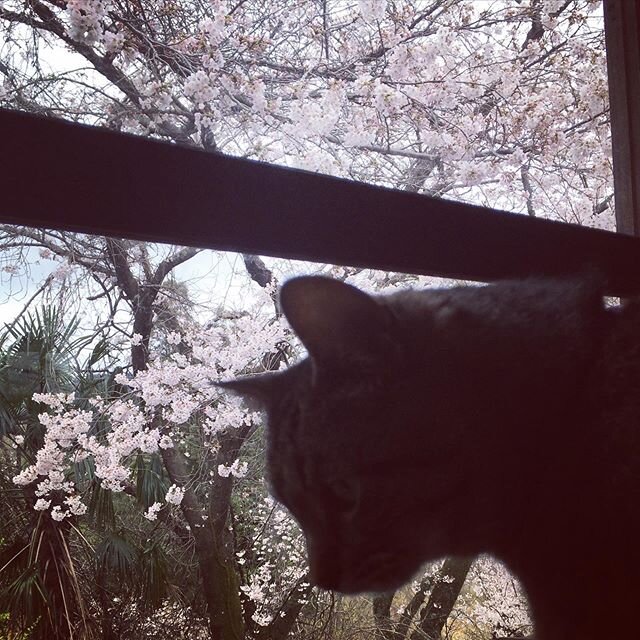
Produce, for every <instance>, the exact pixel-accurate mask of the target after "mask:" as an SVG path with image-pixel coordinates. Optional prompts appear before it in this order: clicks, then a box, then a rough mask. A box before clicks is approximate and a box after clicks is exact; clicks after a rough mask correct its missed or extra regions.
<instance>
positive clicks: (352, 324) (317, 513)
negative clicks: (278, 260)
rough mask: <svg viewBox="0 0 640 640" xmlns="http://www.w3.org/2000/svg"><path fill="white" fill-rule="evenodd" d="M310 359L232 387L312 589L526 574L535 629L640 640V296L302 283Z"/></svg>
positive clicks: (591, 284)
mask: <svg viewBox="0 0 640 640" xmlns="http://www.w3.org/2000/svg"><path fill="white" fill-rule="evenodd" d="M280 300H281V304H282V310H283V312H284V314H285V315H286V317H287V319H288V320H289V322H290V324H291V326H292V327H293V328H294V330H295V331H296V332H297V333H298V335H299V336H300V339H301V340H302V342H303V343H304V345H305V346H306V348H307V350H308V352H309V357H308V358H307V359H305V360H303V361H302V362H300V363H299V364H297V365H295V366H293V367H291V368H290V369H288V370H286V371H283V372H280V373H270V374H264V375H261V376H256V377H251V378H245V379H239V380H235V381H232V382H229V383H226V386H228V387H229V388H231V389H234V390H236V391H238V392H240V393H243V394H246V395H249V396H253V397H255V398H258V399H259V400H260V401H261V402H262V403H264V406H265V407H266V410H267V413H268V424H269V426H268V451H267V456H268V471H269V476H270V481H271V485H272V490H273V492H274V494H275V496H276V497H277V498H278V499H279V500H280V501H281V502H282V503H284V505H286V506H287V507H288V509H289V510H290V511H291V513H292V514H293V515H294V516H295V517H296V519H297V520H298V522H299V523H300V525H301V526H302V529H303V530H304V532H305V535H306V540H307V550H308V555H309V564H310V566H311V572H312V576H313V579H314V581H315V583H317V584H318V585H319V586H321V587H324V588H325V589H335V590H338V591H342V592H345V593H356V592H362V591H384V590H389V589H392V588H394V587H398V586H399V585H401V584H403V583H404V582H406V581H407V580H409V579H410V578H411V577H412V576H413V575H414V574H415V573H416V571H417V570H418V569H419V567H420V565H421V564H422V563H423V562H425V561H427V560H432V559H436V558H438V557H440V556H443V555H449V554H460V555H471V554H477V553H481V552H488V553H491V554H493V555H495V556H496V557H498V558H501V559H502V560H504V561H505V562H506V563H507V565H508V566H509V567H510V568H511V569H512V570H513V571H514V573H515V574H516V575H518V576H519V577H520V579H521V580H522V582H523V584H524V586H525V589H526V591H527V593H528V596H529V600H530V603H531V606H532V613H533V616H534V620H535V625H536V637H537V638H538V639H539V640H565V639H572V640H584V639H588V638H598V639H604V638H622V637H625V638H631V637H637V636H635V634H636V633H638V634H639V635H640V631H638V630H637V627H638V623H636V622H635V618H636V617H637V615H638V614H637V611H638V607H640V572H639V570H640V546H639V545H640V539H639V536H638V533H639V530H640V526H639V524H640V523H639V520H640V516H639V511H638V509H639V508H640V504H639V501H638V493H639V489H640V482H639V478H638V470H639V468H640V459H639V456H640V424H639V420H638V418H639V417H640V395H639V394H638V393H637V388H636V384H637V381H638V380H639V379H640V376H639V374H640V302H635V301H634V302H631V303H629V304H628V305H627V306H625V307H623V308H622V309H612V308H606V307H605V305H604V302H603V297H602V291H601V287H600V285H599V283H598V282H597V278H595V277H593V278H592V277H585V278H576V279H574V280H565V281H563V280H557V281H556V280H540V281H535V280H531V281H522V282H508V283H500V284H495V285H491V286H486V287H469V288H466V287H462V288H456V289H447V290H431V291H405V292H400V293H394V294H392V295H388V296H375V297H373V296H369V295H367V294H365V293H363V292H361V291H359V290H358V289H356V288H354V287H351V286H349V285H345V284H343V283H340V282H338V281H335V280H331V279H327V278H321V277H304V278H297V279H294V280H290V281H289V282H287V283H286V284H285V285H284V286H283V288H282V292H281V298H280Z"/></svg>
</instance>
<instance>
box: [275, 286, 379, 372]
mask: <svg viewBox="0 0 640 640" xmlns="http://www.w3.org/2000/svg"><path fill="white" fill-rule="evenodd" d="M280 306H281V308H282V311H283V313H284V315H285V317H286V318H287V320H288V321H289V324H290V325H291V327H292V328H293V329H294V331H295V332H296V333H297V334H298V336H299V337H300V340H301V341H302V344H304V346H305V347H306V348H307V351H308V352H309V355H310V356H311V358H312V359H314V360H316V361H317V362H326V361H336V360H340V359H344V358H345V357H347V358H348V357H349V356H355V357H361V356H366V355H368V354H372V353H375V352H376V351H377V347H378V345H379V344H380V337H381V335H382V333H383V330H384V326H385V323H384V319H385V318H386V313H387V312H386V310H385V309H384V308H383V307H382V305H380V304H379V303H378V302H377V301H376V300H375V298H373V297H371V296H369V295H368V294H366V293H364V292H363V291H360V289H356V288H355V287H352V286H351V285H348V284H345V283H344V282H340V281H339V280H333V279H331V278H325V277H321V276H304V277H300V278H294V279H292V280H288V281H287V282H285V283H284V285H283V286H282V289H281V290H280Z"/></svg>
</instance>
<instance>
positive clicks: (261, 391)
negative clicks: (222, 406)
mask: <svg viewBox="0 0 640 640" xmlns="http://www.w3.org/2000/svg"><path fill="white" fill-rule="evenodd" d="M277 377H278V375H277V374H276V373H260V374H257V375H253V376H243V377H242V378H234V379H233V380H223V381H221V382H216V386H217V387H220V388H222V389H227V390H229V391H233V392H235V393H238V394H240V395H241V396H244V397H245V398H249V399H252V400H257V401H258V402H260V403H261V404H265V403H267V402H268V401H269V400H270V399H271V398H272V397H273V396H274V395H275V394H276V393H277V392H276V384H277V382H276V378H277Z"/></svg>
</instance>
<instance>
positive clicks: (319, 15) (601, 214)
mask: <svg viewBox="0 0 640 640" xmlns="http://www.w3.org/2000/svg"><path fill="white" fill-rule="evenodd" d="M0 30H2V41H1V42H2V44H0V106H5V107H11V108H18V109H23V110H27V111H31V112H34V113H40V114H45V115H49V116H56V117H65V118H68V119H72V120H75V121H78V122H85V123H91V124H95V125H99V126H104V127H109V128H112V129H116V130H121V131H126V132H133V133H138V134H140V135H144V136H154V137H157V138H161V139H164V140H168V141H172V142H179V143H181V144H186V145H191V146H194V147H200V148H203V149H205V150H208V151H210V152H216V153H227V154H234V155H240V156H244V157H251V158H254V159H258V160H263V161H267V162H276V163H281V164H284V165H287V166H294V167H301V168H305V169H310V170H315V171H322V172H327V173H331V174H335V175H339V176H343V177H348V178H353V179H357V180H362V181H366V182H371V183H376V184H382V185H386V186H391V187H395V188H400V189H406V190H410V191H414V192H418V193H424V194H428V195H432V196H436V197H448V198H455V199H463V200H468V201H471V202H475V203H480V204H484V205H488V206H492V207H497V208H504V209H508V210H512V211H515V212H518V213H523V214H526V215H531V216H544V217H550V218H554V219H558V220H564V221H570V222H579V223H581V224H587V225H592V226H598V227H603V228H612V226H613V216H612V211H611V207H612V204H613V202H612V193H613V187H612V176H611V156H610V149H609V147H610V134H609V111H608V102H607V83H606V67H605V57H604V56H605V54H604V43H603V31H602V20H601V9H600V4H599V2H597V1H594V0H492V1H490V2H476V1H473V0H425V1H410V0H403V1H386V0H357V1H354V2H353V3H344V2H333V1H331V0H312V1H296V2H280V1H278V0H275V1H272V2H262V1H247V0H237V1H236V2H231V1H228V2H227V1H225V0H210V1H207V2H203V3H200V2H194V1H193V0H152V1H150V2H146V1H145V2H144V3H142V2H139V1H137V0H29V1H28V2H27V1H22V0H4V1H3V2H2V3H0ZM276 213H277V212H274V215H276ZM34 252H35V255H37V256H38V259H40V260H42V261H50V262H52V263H53V264H54V268H53V269H51V270H50V271H49V273H48V275H47V276H46V277H45V278H44V279H43V280H42V281H38V283H37V288H36V290H35V293H33V294H31V293H30V294H29V296H28V299H27V300H26V303H29V304H35V303H37V302H39V301H41V300H45V301H47V303H48V304H50V305H57V306H59V307H60V308H61V309H63V310H64V311H65V312H69V310H70V309H71V308H73V309H74V310H76V311H78V310H86V309H87V308H88V307H90V308H91V312H90V313H88V314H87V318H88V319H87V320H86V322H85V325H83V329H84V331H85V335H86V337H87V339H88V340H89V343H90V344H96V343H97V341H98V340H103V341H106V342H108V343H109V344H110V345H111V353H113V354H114V356H113V360H112V361H111V362H109V363H108V364H106V365H105V370H106V373H107V375H108V377H109V380H110V384H111V386H110V387H109V388H108V390H106V391H103V392H100V393H97V392H95V393H93V394H79V393H77V392H76V393H75V394H73V395H71V392H72V391H74V390H73V389H64V390H62V391H60V390H58V391H56V390H53V393H51V392H50V393H42V394H41V395H37V396H33V402H34V403H38V407H39V409H38V410H37V420H38V424H39V425H40V427H41V429H42V430H43V439H42V445H41V446H40V447H39V448H38V450H37V451H36V452H35V454H34V457H33V459H32V460H27V459H26V458H25V459H23V460H22V462H21V464H20V465H19V468H16V473H15V479H14V482H15V486H17V487H20V490H21V491H22V492H23V498H24V499H25V500H27V501H28V502H29V504H30V508H33V509H34V510H35V511H36V513H37V514H39V517H42V518H48V519H49V520H48V522H50V523H53V524H55V523H57V524H58V525H59V526H60V527H70V526H71V525H73V526H74V527H76V528H78V530H80V531H82V530H83V529H82V526H88V525H83V523H85V522H88V520H89V518H88V516H89V515H90V513H91V509H92V500H94V501H95V500H97V499H98V496H99V499H100V500H104V501H106V503H108V504H115V505H116V510H117V509H122V510H127V509H128V510H129V511H127V513H133V512H136V513H138V514H139V515H140V514H143V516H144V517H143V518H142V519H143V520H144V522H142V525H141V527H144V526H151V527H155V526H158V527H163V528H164V529H166V530H167V531H170V532H171V535H173V536H174V539H175V540H176V541H186V542H185V545H186V546H188V545H192V547H193V549H194V554H195V556H196V558H197V562H196V565H197V567H198V569H199V579H200V581H201V582H200V584H201V590H202V592H203V599H204V602H205V603H206V610H207V613H208V616H209V623H208V625H209V632H210V634H211V635H212V636H213V637H216V638H224V639H225V640H226V639H227V638H233V639H235V638H241V637H244V636H245V635H247V636H248V637H257V638H284V637H286V635H287V634H292V633H294V632H295V631H296V628H297V627H296V624H297V621H299V620H301V619H302V618H303V616H304V612H305V610H307V611H308V610H309V609H310V608H311V607H313V606H315V605H316V604H317V602H319V600H316V602H315V603H314V601H313V599H314V598H320V599H321V598H322V596H321V595H318V594H316V593H315V592H314V591H313V590H312V589H311V587H310V586H309V584H308V581H307V576H306V573H305V565H304V561H303V544H302V541H301V539H300V533H299V531H298V530H297V529H296V527H295V526H294V524H293V523H292V522H291V520H290V519H289V518H288V517H287V516H286V514H285V513H284V512H282V511H281V510H280V509H279V508H278V507H277V505H274V504H273V503H271V502H269V498H268V496H267V495H266V491H265V488H264V485H263V483H262V481H261V466H260V465H261V462H260V460H261V457H260V448H261V440H260V439H261V437H262V435H261V433H262V430H261V429H260V425H261V422H260V421H261V417H260V416H259V415H258V414H256V413H254V412H252V411H250V410H249V409H247V408H246V407H244V406H242V405H240V404H238V402H237V401H236V400H234V399H233V398H228V397H226V396H222V395H220V394H219V393H218V391H217V390H216V388H215V386H214V383H215V381H216V380H219V379H220V378H222V377H225V376H231V375H235V374H237V373H246V372H251V371H258V370H264V369H265V368H266V369H275V368H279V367H281V366H286V365H287V363H288V362H289V361H290V360H291V359H292V357H294V356H295V352H296V349H295V345H294V343H293V342H292V340H291V337H290V336H289V335H288V333H287V329H286V327H285V326H284V325H283V324H282V323H281V320H280V318H279V316H278V312H277V308H275V306H274V304H273V301H274V287H275V285H276V284H277V280H278V278H277V275H278V274H279V273H287V271H291V267H290V266H287V265H278V264H273V263H270V264H269V265H265V263H264V262H263V261H262V260H261V259H260V258H258V257H256V256H243V257H242V264H243V265H244V267H245V270H246V273H245V274H244V277H245V279H246V280H247V281H250V282H251V283H252V284H251V286H252V288H251V297H252V298H253V299H254V304H250V305H247V308H246V309H243V310H242V311H241V312H239V313H236V312H234V313H230V312H229V310H228V309H223V310H221V309H208V310H206V313H203V312H201V310H198V312H197V313H196V312H195V307H194V291H193V289H191V290H190V289H189V287H188V286H187V285H186V284H185V283H183V282H180V281H179V280H178V276H176V273H177V270H178V267H179V266H180V265H183V264H185V263H187V262H188V261H192V260H193V259H194V258H195V257H196V256H197V254H198V251H197V250H195V249H189V248H176V247H171V248H164V247H157V246H154V245H147V244H145V243H140V242H131V241H123V240H117V239H97V238H88V237H86V236H83V235H80V234H66V233H65V234H63V233H58V232H53V231H43V230H34V229H26V228H16V227H9V226H2V227H0V260H2V263H1V264H2V270H3V271H2V275H3V276H4V277H6V278H8V279H12V278H13V280H12V281H15V282H19V281H20V278H21V277H22V278H24V277H28V275H29V270H30V268H31V267H30V265H31V264H32V262H33V260H34ZM298 268H306V267H298ZM325 271H326V272H328V273H331V274H332V275H334V276H337V277H341V278H347V279H349V280H350V281H352V282H354V283H357V284H359V285H361V286H364V287H365V288H369V289H374V290H380V289H385V288H389V287H391V288H393V287H396V286H402V285H406V284H408V283H416V284H425V283H426V282H427V281H426V280H425V279H423V278H412V277H411V276H405V275H402V274H380V273H374V272H369V271H366V270H352V269H343V268H326V269H325ZM92 340H93V342H91V341H92ZM43 391H46V390H43ZM49 391H51V390H49ZM0 419H1V415H0ZM12 425H13V426H12V429H13V432H12V433H11V436H12V437H13V438H14V440H15V437H16V436H20V435H21V434H20V433H19V430H20V429H21V428H22V423H20V421H15V420H14V422H13V423H12ZM3 442H4V441H3ZM4 444H7V443H6V442H4ZM13 444H16V443H15V442H14V443H13ZM7 446H13V445H8V444H7ZM16 446H18V447H20V446H22V445H20V443H17V445H16ZM82 469H84V471H85V472H86V471H88V473H80V470H82ZM154 474H155V475H154ZM144 483H146V485H145V486H147V488H148V489H149V491H147V492H146V494H145V495H142V494H141V492H140V491H139V490H138V485H139V484H144ZM125 505H129V506H125ZM131 505H134V506H133V507H132V506H131ZM85 510H88V511H87V513H85ZM105 539H106V538H105ZM176 544H179V542H176ZM186 546H185V548H186ZM283 556H285V557H286V558H287V560H286V561H283V559H282V558H283ZM451 562H452V564H449V565H447V571H444V573H438V571H440V569H439V568H437V567H436V568H435V569H433V570H431V571H429V572H427V574H425V576H424V577H423V578H422V579H421V580H418V582H417V583H416V585H415V589H414V590H413V591H412V592H411V593H409V594H406V593H398V594H394V595H391V596H387V597H386V599H384V598H383V599H377V600H376V601H374V603H373V613H374V627H376V629H377V631H376V632H377V633H380V634H382V635H383V636H384V634H388V633H393V634H395V635H393V636H392V637H394V638H399V637H413V636H415V637H418V636H417V635H416V634H418V633H419V632H420V629H422V631H424V632H428V631H429V630H431V631H434V630H435V631H438V630H442V629H443V628H444V627H443V625H444V624H445V623H446V618H447V616H445V615H444V614H445V613H447V611H446V609H447V608H448V610H449V612H451V611H453V612H454V614H455V615H456V616H458V618H457V619H458V620H462V619H463V618H464V617H465V616H470V615H471V614H470V613H469V612H470V611H471V610H472V609H473V610H474V611H477V612H479V613H477V615H475V617H473V624H474V625H475V626H476V627H477V628H478V629H482V630H483V632H484V631H486V630H499V629H502V631H504V632H505V633H507V632H508V633H515V632H518V631H519V629H520V628H521V627H523V626H524V625H525V624H526V622H527V621H526V619H525V617H524V614H522V607H521V602H522V598H521V594H520V593H519V592H518V591H517V589H512V590H510V589H509V586H510V585H511V584H512V583H511V578H510V577H509V576H508V574H505V573H504V572H502V571H501V570H499V569H497V568H495V565H491V564H488V563H487V562H486V561H484V560H483V561H480V562H479V563H478V564H476V565H474V566H475V568H474V569H472V570H471V573H470V574H469V577H467V581H466V583H465V582H464V580H465V576H466V575H467V573H466V571H462V569H464V568H465V566H466V569H468V566H467V565H464V563H463V564H461V563H460V562H458V564H455V562H453V561H451ZM456 571H457V572H458V573H456ZM450 573H451V574H455V575H454V579H456V580H457V583H456V588H457V591H456V595H457V593H458V592H460V596H459V597H452V596H451V594H452V593H453V591H452V590H451V589H449V590H448V589H447V588H445V586H446V585H447V584H449V583H448V582H447V580H448V576H449V575H450ZM463 574H464V575H463ZM434 576H435V577H434ZM456 576H457V577H456ZM463 583H464V584H463ZM439 585H440V586H439ZM500 594H502V596H501V595H500ZM507 596H508V597H507ZM454 603H455V609H454V608H453V607H454ZM436 605H437V606H436ZM110 606H111V605H110ZM167 606H169V605H167ZM443 606H444V607H445V609H442V607H443ZM439 607H440V613H439V614H438V616H434V615H432V613H433V612H434V611H435V610H437V609H438V608H439ZM305 608H306V609H305ZM167 610H169V611H171V610H172V609H171V608H169V609H167ZM315 610H316V611H319V610H320V607H319V606H316V609H315ZM514 612H517V613H514ZM411 634H413V635H411ZM300 637H304V636H303V634H302V632H300Z"/></svg>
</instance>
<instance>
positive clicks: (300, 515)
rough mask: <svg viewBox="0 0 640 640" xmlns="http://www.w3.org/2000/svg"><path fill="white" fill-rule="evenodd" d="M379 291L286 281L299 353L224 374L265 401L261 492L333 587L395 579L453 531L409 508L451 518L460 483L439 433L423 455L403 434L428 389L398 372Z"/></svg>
mask: <svg viewBox="0 0 640 640" xmlns="http://www.w3.org/2000/svg"><path fill="white" fill-rule="evenodd" d="M385 300H386V299H385V298H380V297H372V296H369V295H367V294H365V293H364V292H362V291H360V290H358V289H356V288H355V287H352V286H349V285H346V284H344V283H341V282H339V281H336V280H331V279H328V278H322V277H303V278H296V279H293V280H290V281H288V282H287V283H286V284H285V285H284V286H283V287H282V290H281V294H280V301H281V306H282V310H283V313H284V314H285V316H286V318H287V319H288V321H289V323H290V324H291V326H292V327H293V329H294V330H295V331H296V333H297V334H298V336H299V338H300V340H301V341H302V343H303V344H304V346H305V347H306V348H307V351H308V353H309V357H308V358H306V359H305V360H303V361H302V362H300V363H299V364H297V365H294V366H293V367H290V368H289V369H287V370H285V371H281V372H278V373H266V374H263V375H257V376H250V377H246V378H240V379H237V380H234V381H230V382H227V383H223V386H226V387H227V388H230V389H233V390H235V391H237V392H239V393H241V394H244V395H246V396H249V397H252V398H254V399H258V400H259V401H261V402H262V404H263V406H264V408H265V409H266V411H267V416H268V438H267V471H268V478H269V481H270V484H271V490H272V492H273V494H274V495H275V497H276V498H277V499H278V500H280V501H281V502H282V503H283V504H284V505H285V506H286V507H287V508H288V509H289V511H290V512H291V513H292V514H293V516H294V517H295V518H296V520H297V521H298V522H299V524H300V525H301V527H302V529H303V531H304V534H305V536H306V542H307V551H308V556H309V564H310V568H311V577H312V580H313V581H314V582H315V583H316V584H318V585H319V586H321V587H324V588H327V589H335V590H338V591H342V592H351V593H353V592H362V591H383V590H387V589H391V588H395V587H397V586H399V585H401V584H403V583H404V582H406V581H407V580H409V579H410V578H411V577H412V576H413V574H415V573H416V571H417V570H418V569H419V568H420V566H421V564H422V562H424V560H425V559H426V558H425V554H426V555H427V556H428V557H432V558H435V557H438V556H439V555H443V554H445V553H447V552H449V551H451V544H452V540H453V537H452V536H454V535H455V534H454V533H453V532H452V531H448V530H447V527H443V526H441V525H438V526H434V527H432V528H431V529H430V530H429V531H428V532H426V533H425V530H424V528H423V527H420V526H418V527H417V526H416V523H415V518H416V513H419V514H420V518H423V519H424V520H427V521H429V520H430V519H432V520H433V521H436V522H447V523H451V524H452V526H453V528H454V529H457V528H458V527H457V526H454V525H455V521H456V519H457V518H458V516H457V515H456V509H455V507H454V506H453V503H452V501H451V500H450V498H451V493H452V492H453V491H456V490H457V489H458V488H459V487H457V486H455V483H452V482H451V479H450V477H449V476H450V475H451V474H450V468H449V465H450V464H451V462H450V461H447V462H446V465H445V464H444V456H445V455H446V453H447V452H451V447H453V446H455V445H454V443H453V442H449V443H447V442H439V443H437V445H438V446H437V447H435V446H434V448H433V452H432V455H433V457H432V458H429V452H426V455H425V451H423V447H424V443H421V442H416V441H415V439H414V434H412V433H411V431H412V429H414V428H416V427H417V426H420V427H422V425H423V423H424V420H425V416H424V415H423V414H422V409H421V408H422V407H423V406H424V404H423V403H424V396H425V393H426V390H425V389H423V388H422V383H421V382H420V380H421V379H422V378H421V377H420V376H417V375H408V374H407V372H406V369H407V367H408V366H411V365H410V363H411V361H412V358H413V357H414V353H413V351H414V350H415V348H416V345H415V340H414V339H413V337H407V336H404V335H403V333H404V332H405V330H406V327H402V326H400V325H399V324H398V318H397V314H396V313H395V310H394V306H393V305H389V304H387V303H386V302H385ZM424 330H425V331H427V330H428V329H427V328H424ZM442 433H444V434H445V440H446V437H448V436H447V434H448V432H446V431H444V430H443V432H442ZM447 445H449V446H448V447H447ZM429 460H431V461H432V467H431V468H430V469H429V472H428V473H425V471H426V469H425V464H426V465H429ZM425 461H426V462H425ZM425 477H428V480H425ZM434 524H435V522H434ZM459 524H460V525H462V523H459ZM461 528H462V527H461Z"/></svg>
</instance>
